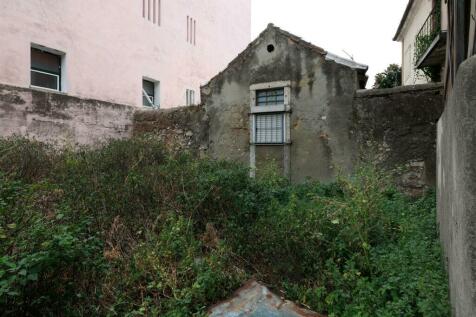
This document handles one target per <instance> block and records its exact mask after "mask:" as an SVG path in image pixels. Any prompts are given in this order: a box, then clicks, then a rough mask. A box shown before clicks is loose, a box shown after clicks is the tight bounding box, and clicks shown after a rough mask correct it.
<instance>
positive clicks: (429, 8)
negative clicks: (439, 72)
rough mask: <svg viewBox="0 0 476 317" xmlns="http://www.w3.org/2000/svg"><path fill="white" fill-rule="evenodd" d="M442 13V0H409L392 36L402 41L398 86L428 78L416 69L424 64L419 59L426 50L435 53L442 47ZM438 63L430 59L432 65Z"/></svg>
mask: <svg viewBox="0 0 476 317" xmlns="http://www.w3.org/2000/svg"><path fill="white" fill-rule="evenodd" d="M437 7H438V8H439V9H438V8H437ZM446 14H447V10H446V6H445V1H444V0H442V1H441V0H409V2H408V5H407V8H406V11H405V13H404V16H403V18H402V20H401V23H400V25H399V27H398V30H397V33H396V34H395V37H394V41H398V42H401V43H402V85H415V84H425V83H428V82H429V81H430V79H429V78H428V77H427V76H426V75H425V73H424V72H423V71H422V70H421V69H418V68H420V66H421V65H425V63H423V62H424V61H422V59H425V57H426V56H427V55H428V54H429V53H433V54H436V51H437V50H438V49H439V48H442V47H444V44H445V42H444V41H445V38H444V34H445V33H446V30H447V25H446V18H445V17H446ZM437 37H438V38H437ZM420 39H421V40H420ZM422 40H423V42H424V43H423V44H422ZM422 45H423V46H422ZM426 46H428V47H426ZM427 50H428V52H427ZM440 63H441V62H440V61H438V62H436V61H435V62H433V64H435V65H436V64H440Z"/></svg>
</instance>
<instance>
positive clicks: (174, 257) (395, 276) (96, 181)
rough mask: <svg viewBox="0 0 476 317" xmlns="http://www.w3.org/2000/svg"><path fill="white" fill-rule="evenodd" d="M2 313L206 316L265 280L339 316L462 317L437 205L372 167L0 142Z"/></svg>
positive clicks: (125, 145)
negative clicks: (325, 169)
mask: <svg viewBox="0 0 476 317" xmlns="http://www.w3.org/2000/svg"><path fill="white" fill-rule="evenodd" d="M0 171H1V172H0V248H1V251H2V253H1V257H0V310H1V311H2V312H3V314H4V315H10V316H20V315H21V316H24V315H29V316H38V315H62V316H63V315H67V316H95V315H102V316H204V315H205V313H206V308H207V307H208V306H209V305H210V304H213V303H216V302H217V301H219V300H221V299H224V298H226V297H227V296H229V295H230V294H231V293H232V292H233V291H234V290H235V289H236V288H237V287H239V286H240V285H241V284H242V283H243V282H244V281H246V280H247V279H249V278H252V277H255V278H257V279H259V280H261V281H263V282H265V283H267V284H268V285H270V286H271V287H272V288H273V289H274V290H275V291H279V290H281V291H282V292H284V294H283V295H284V296H285V297H287V298H289V299H291V300H295V301H297V302H299V303H301V304H303V305H306V306H308V307H310V308H311V309H313V310H316V311H318V312H321V313H327V314H328V315H329V316H339V317H341V316H344V317H345V316H449V307H448V294H447V286H446V284H447V281H446V277H445V273H444V270H443V265H442V262H441V254H440V247H439V243H438V238H437V230H436V224H435V198H434V195H433V194H432V193H429V194H428V195H426V196H425V197H424V198H422V199H419V200H416V201H411V200H409V199H407V198H406V197H404V196H402V195H401V194H399V193H398V192H396V191H395V190H394V189H393V188H392V187H391V186H390V185H389V184H390V183H389V179H388V178H387V177H386V176H385V175H384V174H381V173H379V172H377V171H375V170H374V169H372V168H362V169H360V170H359V172H358V173H356V175H355V176H354V177H351V178H340V179H339V180H338V181H337V182H335V183H334V184H330V185H323V184H318V183H308V184H304V185H299V186H293V185H290V184H289V183H288V182H287V181H285V180H284V179H282V178H280V177H279V176H277V175H276V174H275V173H272V172H268V173H266V175H262V176H261V177H260V178H259V179H256V180H254V179H250V178H249V177H248V171H247V169H246V168H244V167H242V166H239V165H236V164H233V163H229V162H214V161H209V160H204V159H200V160H198V159H195V158H193V157H190V156H187V155H180V156H174V155H171V154H168V153H167V152H166V151H165V150H164V149H163V148H162V146H161V144H159V143H157V142H156V141H154V140H153V139H147V138H139V139H133V140H128V141H111V142H110V143H108V144H106V145H105V146H104V147H102V148H100V149H98V150H88V149H81V150H79V151H70V150H64V151H62V152H58V151H56V150H54V149H53V148H50V147H48V146H45V145H42V144H39V143H36V142H31V141H26V140H22V139H12V140H3V141H0Z"/></svg>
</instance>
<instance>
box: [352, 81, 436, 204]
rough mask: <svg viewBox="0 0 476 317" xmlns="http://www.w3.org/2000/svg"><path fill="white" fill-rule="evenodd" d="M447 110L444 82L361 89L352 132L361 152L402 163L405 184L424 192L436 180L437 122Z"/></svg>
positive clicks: (392, 164)
mask: <svg viewBox="0 0 476 317" xmlns="http://www.w3.org/2000/svg"><path fill="white" fill-rule="evenodd" d="M442 111H443V86H442V85H441V84H426V85H415V86H404V87H398V88H392V89H373V90H359V91H357V93H356V97H355V102H354V127H353V129H352V131H351V133H352V134H353V135H354V138H355V139H356V140H357V143H358V147H359V149H360V153H361V157H363V158H364V159H365V160H367V161H371V162H374V163H375V164H377V165H379V166H381V167H383V168H386V169H394V168H396V167H397V168H400V171H399V174H400V177H399V180H398V182H399V185H400V186H401V187H403V188H405V189H406V191H408V192H409V193H410V194H413V195H419V194H421V192H422V191H424V190H425V189H426V188H427V187H428V186H431V187H434V186H435V185H436V123H437V121H438V119H439V117H440V115H441V113H442Z"/></svg>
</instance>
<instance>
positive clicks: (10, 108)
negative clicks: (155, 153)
mask: <svg viewBox="0 0 476 317" xmlns="http://www.w3.org/2000/svg"><path fill="white" fill-rule="evenodd" d="M133 110H134V108H132V107H129V106H125V105H119V104H114V103H108V102H102V101H98V100H91V99H80V98H76V97H71V96H68V95H65V94H62V93H55V92H46V91H43V90H35V89H27V88H19V87H13V86H7V85H0V137H10V136H13V135H19V136H27V137H30V138H34V139H37V140H39V141H44V142H48V143H55V144H58V145H73V146H75V145H94V144H95V143H98V142H101V141H104V140H106V139H111V138H112V139H121V138H127V137H129V136H130V134H131V133H130V132H131V128H132V115H133Z"/></svg>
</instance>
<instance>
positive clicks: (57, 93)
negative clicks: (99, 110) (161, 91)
mask: <svg viewBox="0 0 476 317" xmlns="http://www.w3.org/2000/svg"><path fill="white" fill-rule="evenodd" d="M3 89H5V90H16V91H21V92H31V93H35V94H44V95H45V96H58V97H62V98H70V99H72V100H77V101H84V102H89V103H92V104H95V103H101V104H102V105H105V106H110V107H122V108H124V109H128V110H131V111H136V110H137V109H140V107H136V106H131V105H126V104H121V103H115V102H111V101H105V100H99V99H91V98H82V97H79V96H73V95H70V94H68V93H67V92H61V91H49V90H46V89H41V88H35V87H20V86H13V85H8V84H3V83H0V91H1V90H3Z"/></svg>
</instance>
